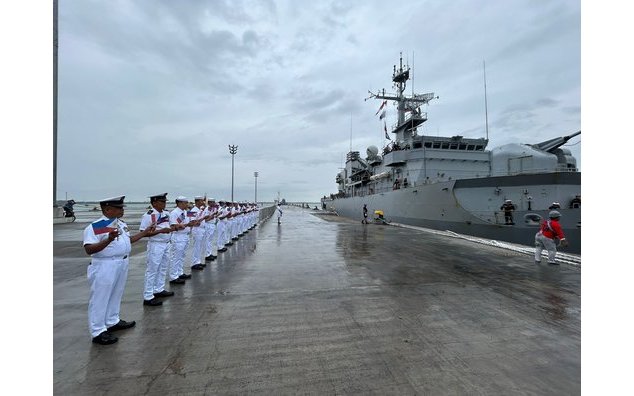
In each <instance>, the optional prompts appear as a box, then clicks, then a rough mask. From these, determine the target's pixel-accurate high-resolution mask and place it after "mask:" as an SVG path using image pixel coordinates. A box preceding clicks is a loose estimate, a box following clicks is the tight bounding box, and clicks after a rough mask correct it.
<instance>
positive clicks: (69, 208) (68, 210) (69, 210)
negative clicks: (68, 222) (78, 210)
mask: <svg viewBox="0 0 634 396" xmlns="http://www.w3.org/2000/svg"><path fill="white" fill-rule="evenodd" d="M73 205H75V200H74V199H71V200H69V201H67V202H66V204H64V216H65V217H73V216H74V215H75V212H74V211H73Z"/></svg>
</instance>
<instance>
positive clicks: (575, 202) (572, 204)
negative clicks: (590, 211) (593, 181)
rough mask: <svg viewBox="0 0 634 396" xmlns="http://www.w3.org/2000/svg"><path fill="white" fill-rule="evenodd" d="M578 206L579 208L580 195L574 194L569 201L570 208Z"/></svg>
mask: <svg viewBox="0 0 634 396" xmlns="http://www.w3.org/2000/svg"><path fill="white" fill-rule="evenodd" d="M578 208H581V195H575V197H574V198H573V199H572V200H571V201H570V209H578Z"/></svg>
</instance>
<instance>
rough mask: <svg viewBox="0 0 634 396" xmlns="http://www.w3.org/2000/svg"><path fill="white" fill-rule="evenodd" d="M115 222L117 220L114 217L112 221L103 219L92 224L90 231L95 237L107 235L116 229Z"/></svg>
mask: <svg viewBox="0 0 634 396" xmlns="http://www.w3.org/2000/svg"><path fill="white" fill-rule="evenodd" d="M116 220H117V218H116V217H115V218H114V219H104V220H99V221H96V222H94V223H92V230H93V231H94V232H95V235H100V234H107V233H109V232H110V231H114V230H116V229H117V226H116V225H115V224H114V222H115V221H116Z"/></svg>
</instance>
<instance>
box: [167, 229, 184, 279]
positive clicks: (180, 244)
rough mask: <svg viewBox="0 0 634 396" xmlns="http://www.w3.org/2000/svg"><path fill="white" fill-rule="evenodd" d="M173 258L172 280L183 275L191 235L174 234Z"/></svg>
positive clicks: (171, 266) (171, 267) (171, 265)
mask: <svg viewBox="0 0 634 396" xmlns="http://www.w3.org/2000/svg"><path fill="white" fill-rule="evenodd" d="M171 245H172V260H171V264H170V272H169V273H170V280H174V279H177V278H178V277H179V276H181V275H183V273H184V272H183V263H184V262H185V253H187V245H189V235H187V234H181V235H178V234H174V235H172V242H171Z"/></svg>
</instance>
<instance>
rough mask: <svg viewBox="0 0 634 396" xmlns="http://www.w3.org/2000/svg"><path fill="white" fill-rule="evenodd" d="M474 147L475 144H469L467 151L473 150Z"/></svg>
mask: <svg viewBox="0 0 634 396" xmlns="http://www.w3.org/2000/svg"><path fill="white" fill-rule="evenodd" d="M474 148H475V145H473V144H470V145H468V146H467V151H473V149H474Z"/></svg>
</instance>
